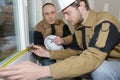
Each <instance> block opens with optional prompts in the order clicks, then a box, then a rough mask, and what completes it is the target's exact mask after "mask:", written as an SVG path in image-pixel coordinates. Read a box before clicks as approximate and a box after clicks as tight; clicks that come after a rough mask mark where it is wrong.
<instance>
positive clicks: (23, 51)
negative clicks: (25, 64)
mask: <svg viewBox="0 0 120 80" xmlns="http://www.w3.org/2000/svg"><path fill="white" fill-rule="evenodd" d="M32 46H33V45H29V46H28V47H27V48H25V49H24V50H22V51H21V52H19V53H17V54H15V55H14V56H13V57H12V58H10V59H9V60H7V61H6V62H5V63H3V64H2V66H1V68H2V67H7V66H8V65H9V64H10V63H12V62H14V61H15V60H16V59H18V58H19V57H20V56H22V55H23V54H24V53H26V52H27V51H29V50H30V49H31V48H32Z"/></svg>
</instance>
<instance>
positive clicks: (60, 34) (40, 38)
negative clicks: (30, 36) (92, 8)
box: [34, 3, 72, 66]
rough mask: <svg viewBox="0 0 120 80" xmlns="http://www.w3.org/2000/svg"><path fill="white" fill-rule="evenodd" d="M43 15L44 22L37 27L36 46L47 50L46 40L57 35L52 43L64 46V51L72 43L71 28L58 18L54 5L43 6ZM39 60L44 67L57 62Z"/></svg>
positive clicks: (35, 33) (45, 59) (35, 32)
mask: <svg viewBox="0 0 120 80" xmlns="http://www.w3.org/2000/svg"><path fill="white" fill-rule="evenodd" d="M42 14H43V20H41V21H40V22H39V23H38V24H37V25H36V27H35V31H34V44H35V45H39V46H41V47H43V48H45V49H46V47H45V44H46V43H45V44H44V42H45V38H46V37H47V36H49V35H51V36H52V35H56V37H55V38H53V40H52V42H54V43H55V44H56V45H62V46H63V47H64V49H66V48H67V47H68V46H69V44H70V43H71V40H72V34H71V31H70V29H69V27H68V26H67V25H66V24H65V23H64V22H63V20H62V19H58V18H57V11H56V8H55V6H54V4H52V3H45V4H44V5H43V6H42ZM48 45H50V44H48ZM49 50H51V49H49ZM35 57H37V56H35ZM37 59H38V60H39V61H40V63H41V65H42V66H46V65H50V64H53V63H55V62H56V60H50V59H49V58H43V57H41V58H40V57H37Z"/></svg>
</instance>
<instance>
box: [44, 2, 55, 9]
mask: <svg viewBox="0 0 120 80" xmlns="http://www.w3.org/2000/svg"><path fill="white" fill-rule="evenodd" d="M47 5H52V6H53V7H55V5H54V4H53V3H45V4H44V5H43V6H42V10H43V8H44V7H45V6H47Z"/></svg>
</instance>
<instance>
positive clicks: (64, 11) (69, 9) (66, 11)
mask: <svg viewBox="0 0 120 80" xmlns="http://www.w3.org/2000/svg"><path fill="white" fill-rule="evenodd" d="M74 9H75V8H74V7H72V6H69V7H67V8H65V9H64V10H62V13H63V14H65V13H69V12H73V10H74Z"/></svg>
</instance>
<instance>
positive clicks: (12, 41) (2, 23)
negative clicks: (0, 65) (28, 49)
mask: <svg viewBox="0 0 120 80" xmlns="http://www.w3.org/2000/svg"><path fill="white" fill-rule="evenodd" d="M15 52H17V45H16V30H15V22H14V6H13V1H10V0H0V61H2V60H4V59H5V58H7V57H8V56H10V55H12V54H13V53H15Z"/></svg>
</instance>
